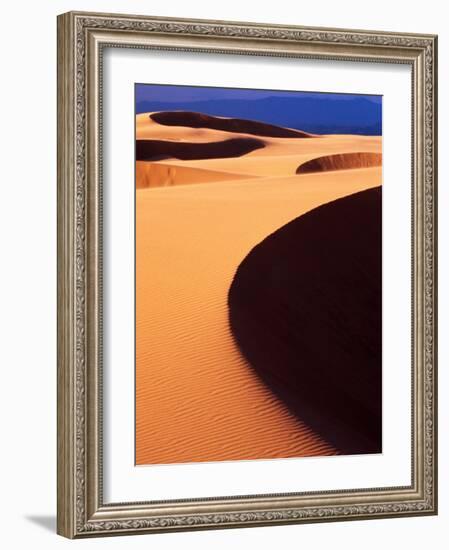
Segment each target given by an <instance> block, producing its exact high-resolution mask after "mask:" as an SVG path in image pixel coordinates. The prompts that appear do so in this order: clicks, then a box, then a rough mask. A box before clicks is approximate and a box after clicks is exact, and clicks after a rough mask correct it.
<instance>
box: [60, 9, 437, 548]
mask: <svg viewBox="0 0 449 550" xmlns="http://www.w3.org/2000/svg"><path fill="white" fill-rule="evenodd" d="M106 46H109V47H111V46H113V47H133V48H156V49H171V50H184V51H201V52H204V53H205V55H207V53H208V52H210V53H212V52H221V53H230V52H232V53H238V54H241V55H269V56H290V57H309V58H322V59H330V60H341V59H344V60H354V61H362V62H370V61H376V62H386V63H405V64H409V65H410V66H411V68H412V92H413V93H412V98H413V99H412V101H413V105H412V110H413V116H412V124H413V143H412V157H413V170H412V171H413V181H412V186H413V200H412V216H413V227H412V236H413V239H412V241H413V251H412V258H413V260H412V278H413V308H412V309H413V311H412V320H413V338H412V341H413V349H412V363H413V365H412V368H413V376H412V378H413V388H412V435H413V437H412V454H411V461H412V483H411V485H410V486H407V487H394V488H380V487H379V488H375V489H361V490H351V491H323V492H319V493H302V494H293V493H292V494H286V495H260V496H250V497H225V498H223V497H217V498H212V499H210V498H209V499H204V500H201V499H196V500H190V501H185V500H184V501H180V500H179V501H170V502H155V503H151V502H148V503H145V502H144V503H120V504H105V503H104V502H103V498H102V438H101V426H102V411H101V395H102V386H101V380H102V378H101V374H102V370H101V369H102V350H101V334H102V325H101V288H102V272H101V185H102V184H101V133H100V131H99V130H100V126H101V119H100V113H101V86H102V81H101V59H102V50H103V48H104V47H106ZM436 56H437V37H436V36H433V35H420V34H394V33H387V32H372V31H359V30H357V31H353V30H338V29H321V28H304V27H297V26H280V25H263V24H253V23H240V22H222V21H198V20H197V21H195V20H189V19H171V18H156V17H142V16H130V15H113V14H96V13H76V12H70V13H66V14H63V15H61V16H59V17H58V522H57V523H58V528H57V529H58V533H59V534H61V535H64V536H66V537H70V538H82V537H86V536H100V535H114V534H115V535H118V534H133V533H148V532H160V531H178V530H188V529H207V528H226V527H245V526H257V525H259V526H260V525H275V524H287V523H304V522H316V521H336V520H350V519H370V518H381V517H399V516H414V515H426V514H436V513H437V438H436V421H437V407H436V397H437V396H436V385H437V381H436V368H437V362H436V351H437V339H436V337H437V334H436V315H437V311H436V307H437V301H436V293H437V289H436V259H437V258H436V255H437V248H436V244H437V241H436V198H437V196H436V146H437V133H436V108H437V81H436V79H437V65H436V59H437V57H436ZM148 497H149V499H150V498H151V495H148Z"/></svg>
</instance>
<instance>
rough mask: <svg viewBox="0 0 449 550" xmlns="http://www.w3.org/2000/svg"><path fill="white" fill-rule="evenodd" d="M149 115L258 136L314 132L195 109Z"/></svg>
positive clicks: (300, 135)
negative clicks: (225, 116) (213, 114)
mask: <svg viewBox="0 0 449 550" xmlns="http://www.w3.org/2000/svg"><path fill="white" fill-rule="evenodd" d="M149 117H150V118H151V119H152V120H154V121H155V122H157V123H158V124H163V125H166V126H187V127H189V128H210V129H212V130H222V131H224V132H239V133H243V134H254V135H256V136H265V137H280V138H283V137H285V138H307V137H313V134H308V133H307V132H301V131H300V130H293V129H291V128H284V127H282V126H275V125H274V124H267V123H265V122H258V121H257V120H246V119H243V118H220V117H216V116H211V115H206V114H204V113H196V112H193V111H162V112H160V113H152V114H151V115H149Z"/></svg>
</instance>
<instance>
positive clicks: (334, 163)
mask: <svg viewBox="0 0 449 550" xmlns="http://www.w3.org/2000/svg"><path fill="white" fill-rule="evenodd" d="M381 165H382V154H381V153H340V154H337V155H327V156H324V157H318V158H316V159H312V160H309V161H307V162H304V163H303V164H300V165H299V166H298V168H297V169H296V173H297V174H310V173H311V172H327V171H330V170H347V169H348V168H368V167H370V166H381Z"/></svg>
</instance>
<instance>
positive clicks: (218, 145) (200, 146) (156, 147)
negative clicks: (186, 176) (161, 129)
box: [136, 137, 265, 160]
mask: <svg viewBox="0 0 449 550" xmlns="http://www.w3.org/2000/svg"><path fill="white" fill-rule="evenodd" d="M262 147H265V144H264V142H263V141H262V140H260V139H256V138H244V137H239V138H231V139H227V140H224V141H218V142H217V141H215V142H206V143H195V142H190V143H189V142H185V141H182V142H176V141H165V140H157V139H138V140H136V160H162V159H165V158H176V159H179V160H197V159H213V158H229V157H240V156H242V155H246V154H247V153H249V152H251V151H254V150H255V149H261V148H262Z"/></svg>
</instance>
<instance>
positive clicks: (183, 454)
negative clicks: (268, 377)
mask: <svg viewBox="0 0 449 550" xmlns="http://www.w3.org/2000/svg"><path fill="white" fill-rule="evenodd" d="M147 119H148V117H146V119H145V116H142V115H138V117H137V138H146V139H171V140H174V139H176V140H185V141H195V140H199V141H207V140H210V141H220V140H222V139H227V138H229V137H230V136H232V134H230V133H229V132H222V131H216V130H208V129H194V128H184V127H168V126H162V125H158V124H156V123H154V122H153V121H150V122H147ZM223 134H225V135H224V136H223ZM237 135H246V134H237ZM263 140H264V142H265V143H266V147H265V148H263V149H259V150H257V151H253V152H252V153H249V154H247V155H244V156H243V157H238V158H232V159H208V160H195V161H179V160H172V159H168V160H163V161H157V162H153V163H148V162H139V163H137V164H138V166H137V185H136V186H137V191H136V463H137V464H154V463H175V462H178V463H179V462H193V461H214V460H239V459H240V460H242V459H256V458H280V457H285V458H287V457H297V456H311V455H313V456H317V455H330V454H335V450H334V449H333V448H332V447H331V446H330V445H329V444H328V443H327V442H326V441H323V440H322V439H321V438H320V436H319V435H318V434H316V433H313V432H312V430H311V429H309V428H308V427H307V426H306V425H305V424H304V423H302V422H301V420H300V419H298V418H296V417H295V416H293V415H292V414H291V413H290V412H289V411H288V409H287V408H286V407H285V405H284V404H283V403H282V402H281V401H279V400H278V398H276V397H275V396H274V395H273V394H272V393H271V391H270V389H269V388H267V387H266V386H265V385H264V384H263V383H262V382H261V381H260V380H259V378H258V377H257V375H256V374H255V373H254V372H253V371H252V369H251V367H250V366H249V365H248V364H247V362H246V360H245V359H244V358H243V357H242V355H241V353H240V351H239V349H238V348H237V346H236V344H235V343H234V341H233V338H232V336H231V333H230V330H229V327H228V319H227V292H228V289H229V286H230V284H231V281H232V277H233V275H234V272H235V270H236V268H237V266H238V264H239V263H240V262H241V261H242V259H243V258H244V257H245V256H246V255H247V254H248V252H249V251H250V250H251V248H252V247H253V246H255V245H256V244H257V243H258V242H260V241H261V240H262V239H264V238H265V237H266V236H267V235H268V234H270V233H272V232H273V231H275V230H276V229H278V228H279V227H281V226H282V225H284V224H285V223H287V222H288V221H290V220H292V219H294V218H296V217H298V216H299V215H301V214H303V213H305V212H307V211H308V210H310V209H312V208H315V207H317V206H319V205H320V204H323V203H326V202H330V201H332V200H335V199H337V198H340V197H343V196H345V195H349V194H351V193H355V192H357V191H361V190H363V189H368V188H370V187H375V186H378V185H379V184H380V183H381V167H368V168H359V169H348V170H339V171H334V172H322V173H314V174H303V175H295V171H296V169H297V167H298V165H300V164H301V163H302V162H306V161H308V160H311V159H313V158H316V157H321V156H325V155H330V154H336V153H345V152H377V153H380V152H381V138H379V137H365V136H323V137H317V138H307V139H294V138H265V137H264V138H263ZM156 167H157V168H156ZM169 168H170V169H171V172H170V170H169ZM170 173H171V176H170V177H169V174H170ZM167 181H168V183H167ZM155 184H158V185H160V187H155V186H154V185H155ZM179 184H182V185H179Z"/></svg>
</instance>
